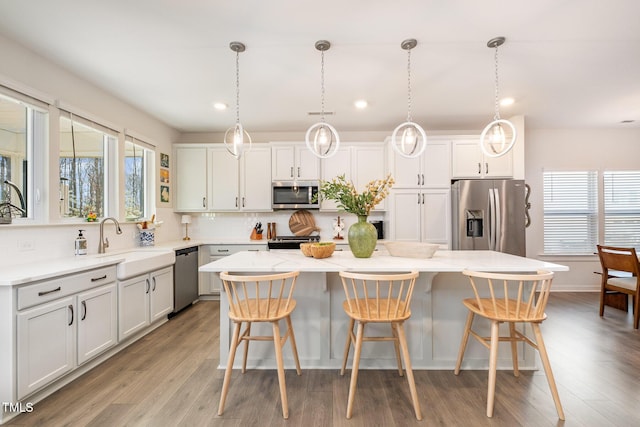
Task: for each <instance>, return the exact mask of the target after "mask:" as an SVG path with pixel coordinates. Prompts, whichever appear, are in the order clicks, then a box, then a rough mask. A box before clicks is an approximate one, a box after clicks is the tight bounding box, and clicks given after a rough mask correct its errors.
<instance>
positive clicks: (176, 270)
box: [172, 246, 198, 315]
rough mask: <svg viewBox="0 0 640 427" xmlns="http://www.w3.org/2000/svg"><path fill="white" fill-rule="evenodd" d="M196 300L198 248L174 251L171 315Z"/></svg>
mask: <svg viewBox="0 0 640 427" xmlns="http://www.w3.org/2000/svg"><path fill="white" fill-rule="evenodd" d="M197 300H198V247H197V246H192V247H190V248H184V249H178V250H176V264H175V265H174V267H173V313H172V314H174V315H175V314H176V313H177V312H179V311H180V310H182V309H184V308H186V307H188V306H190V305H191V304H193V303H194V302H195V301H197Z"/></svg>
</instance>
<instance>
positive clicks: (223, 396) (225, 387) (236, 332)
mask: <svg viewBox="0 0 640 427" xmlns="http://www.w3.org/2000/svg"><path fill="white" fill-rule="evenodd" d="M239 337H240V323H235V324H234V325H233V338H232V339H231V347H229V359H228V360H227V369H226V370H225V371H224V380H223V382H222V392H221V393H220V405H219V406H218V415H222V412H224V404H225V401H226V400H227V392H228V391H229V383H230V382H231V372H232V371H233V361H234V359H235V358H236V348H237V347H238V339H239Z"/></svg>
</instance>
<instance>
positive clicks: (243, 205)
mask: <svg viewBox="0 0 640 427" xmlns="http://www.w3.org/2000/svg"><path fill="white" fill-rule="evenodd" d="M242 207H243V208H244V197H243V198H242Z"/></svg>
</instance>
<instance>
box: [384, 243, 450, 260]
mask: <svg viewBox="0 0 640 427" xmlns="http://www.w3.org/2000/svg"><path fill="white" fill-rule="evenodd" d="M384 246H385V247H386V248H387V250H388V251H389V255H391V256H397V257H403V258H431V257H433V254H435V253H436V251H437V250H438V248H439V247H440V245H438V244H435V243H422V242H384Z"/></svg>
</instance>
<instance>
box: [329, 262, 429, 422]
mask: <svg viewBox="0 0 640 427" xmlns="http://www.w3.org/2000/svg"><path fill="white" fill-rule="evenodd" d="M416 277H418V272H417V271H413V272H411V273H404V274H361V273H349V272H341V273H340V278H341V279H342V286H343V287H344V292H345V295H346V300H345V301H344V302H343V303H342V307H343V308H344V311H345V312H346V313H347V315H348V316H349V318H350V321H349V332H348V333H347V343H346V346H345V349H344V357H343V360H342V369H341V370H340V375H344V371H345V368H346V366H347V358H348V356H349V350H350V348H351V343H352V342H353V343H354V355H353V367H352V370H351V383H350V385H349V401H348V403H347V418H351V414H352V411H353V399H354V397H355V394H356V384H357V382H358V366H359V364H360V353H361V351H362V343H363V341H393V342H394V345H395V351H396V360H397V362H398V372H399V374H400V376H402V375H403V372H402V361H401V359H400V351H401V350H402V357H403V358H404V363H405V366H406V371H407V380H408V382H409V390H410V392H411V400H412V401H413V409H414V411H415V414H416V418H417V419H418V420H421V419H422V413H421V411H420V404H419V402H418V394H417V392H416V383H415V381H414V379H413V370H412V369H411V359H410V357H409V348H408V347H407V338H406V336H405V332H404V326H403V325H404V321H405V320H407V319H408V318H409V317H411V307H410V305H411V297H412V295H413V288H414V285H415V282H416ZM356 322H358V330H357V333H356V334H354V331H353V327H354V325H355V323H356ZM367 323H389V324H390V325H391V336H386V337H371V336H365V335H364V327H365V325H366V324H367Z"/></svg>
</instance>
